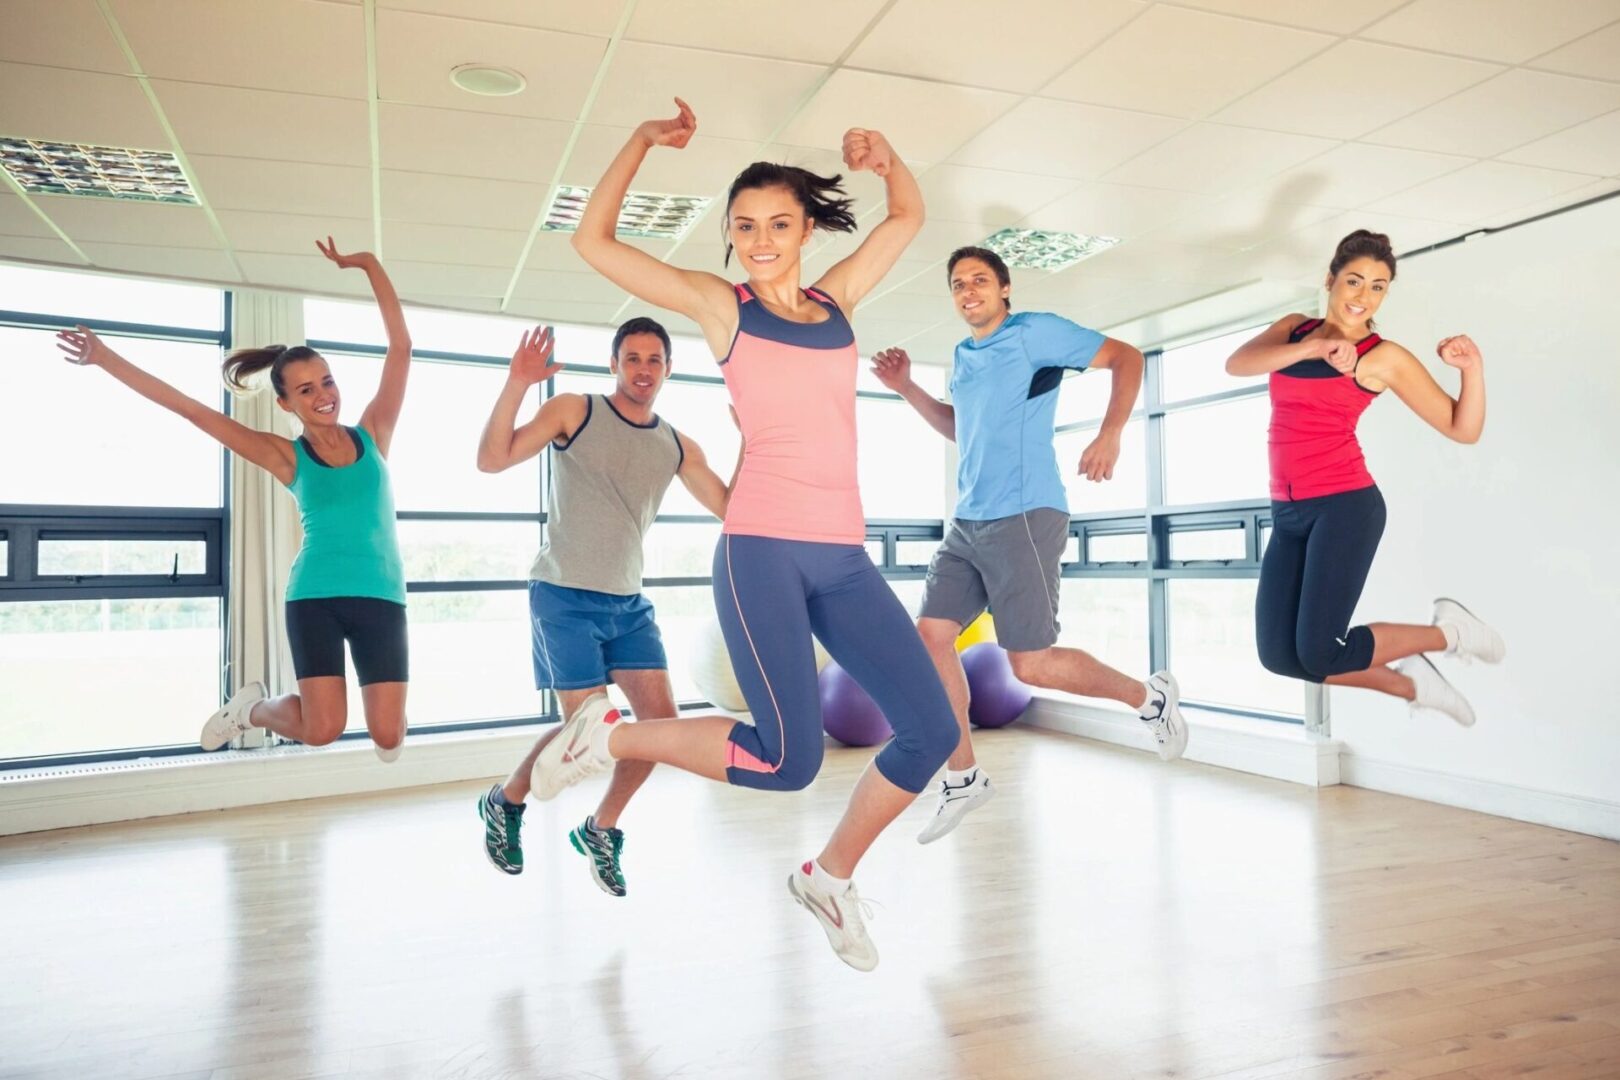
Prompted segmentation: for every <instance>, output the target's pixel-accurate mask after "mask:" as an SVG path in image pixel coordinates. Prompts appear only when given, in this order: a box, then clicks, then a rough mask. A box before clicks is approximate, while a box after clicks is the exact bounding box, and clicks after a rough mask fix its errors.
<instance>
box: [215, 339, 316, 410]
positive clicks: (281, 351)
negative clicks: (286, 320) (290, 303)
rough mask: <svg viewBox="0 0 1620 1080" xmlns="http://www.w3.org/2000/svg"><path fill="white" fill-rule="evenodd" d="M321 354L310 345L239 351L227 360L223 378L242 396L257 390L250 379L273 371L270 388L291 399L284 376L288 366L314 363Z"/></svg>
mask: <svg viewBox="0 0 1620 1080" xmlns="http://www.w3.org/2000/svg"><path fill="white" fill-rule="evenodd" d="M319 355H320V353H318V352H316V351H315V350H314V349H312V348H310V347H309V346H308V345H291V346H288V345H265V346H262V347H260V348H257V349H235V350H233V351H232V352H231V355H229V356H227V357H226V358H225V364H224V366H223V368H222V369H221V374H223V375H224V376H225V385H226V386H228V387H230V389H231V390H232V391H233V392H235V393H238V394H246V393H250V392H252V390H253V389H254V388H253V387H252V386H250V385H248V381H247V380H248V379H250V378H252V377H253V376H255V375H257V374H258V373H259V372H261V371H263V370H265V369H266V368H269V369H270V386H271V388H272V389H274V390H275V392H276V397H278V398H284V397H286V396H287V384H286V382H285V381H284V379H283V376H282V372H283V371H285V370H286V368H287V365H288V364H290V363H292V362H293V361H295V360H311V359H314V358H315V357H317V356H319Z"/></svg>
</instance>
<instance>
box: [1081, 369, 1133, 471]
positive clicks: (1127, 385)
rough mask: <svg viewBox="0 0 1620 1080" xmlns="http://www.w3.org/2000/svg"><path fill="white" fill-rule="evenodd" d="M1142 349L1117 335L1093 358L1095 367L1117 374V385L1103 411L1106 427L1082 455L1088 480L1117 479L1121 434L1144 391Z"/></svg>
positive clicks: (1114, 385)
mask: <svg viewBox="0 0 1620 1080" xmlns="http://www.w3.org/2000/svg"><path fill="white" fill-rule="evenodd" d="M1143 366H1144V361H1143V359H1142V351H1141V350H1140V349H1138V348H1137V347H1136V346H1134V345H1128V344H1126V343H1125V342H1123V341H1120V340H1118V339H1117V338H1107V339H1105V340H1104V341H1103V344H1102V348H1100V349H1098V350H1097V355H1096V356H1094V357H1092V358H1091V367H1092V368H1101V369H1105V370H1107V371H1109V372H1111V373H1112V374H1113V377H1114V384H1113V387H1112V389H1111V390H1110V392H1109V395H1108V409H1107V411H1106V412H1104V413H1103V420H1102V427H1101V429H1100V430H1099V431H1098V432H1097V437H1096V438H1095V439H1093V440H1092V441H1091V445H1089V446H1087V447H1086V448H1085V450H1084V451H1083V452H1082V453H1081V455H1080V472H1081V473H1083V474H1084V475H1085V477H1086V479H1087V480H1092V481H1102V480H1112V479H1113V478H1114V466H1115V465H1116V464H1117V463H1118V462H1119V444H1120V436H1121V434H1122V433H1123V432H1124V430H1125V424H1126V422H1127V421H1129V420H1130V418H1131V410H1132V409H1135V408H1136V395H1137V394H1138V393H1140V392H1141V390H1142V368H1143Z"/></svg>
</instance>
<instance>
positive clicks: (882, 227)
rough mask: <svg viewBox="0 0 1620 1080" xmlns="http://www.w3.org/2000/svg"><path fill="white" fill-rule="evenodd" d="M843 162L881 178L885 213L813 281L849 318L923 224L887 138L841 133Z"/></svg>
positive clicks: (913, 190)
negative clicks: (850, 251)
mask: <svg viewBox="0 0 1620 1080" xmlns="http://www.w3.org/2000/svg"><path fill="white" fill-rule="evenodd" d="M844 164H845V165H848V166H849V167H850V168H851V169H854V170H856V171H859V170H861V169H870V170H871V171H872V172H874V173H876V174H877V175H878V176H880V177H882V179H883V182H884V185H885V187H886V189H887V196H888V204H889V212H888V215H887V216H886V217H884V219H883V220H882V221H881V222H879V223H878V226H877V228H875V229H873V230H872V231H871V232H870V233H867V235H866V239H865V240H864V241H862V242H861V246H860V247H858V248H856V249H855V251H854V253H853V254H851V255H849V256H848V257H846V258H844V259H841V260H840V261H839V262H838V263H837V264H836V265H834V266H833V268H832V269H831V270H828V271H827V272H826V273H825V274H823V275H822V276H821V280H820V281H818V282H816V288H818V289H820V290H821V291H822V292H824V293H826V294H827V295H828V296H830V297H832V298H833V300H834V301H835V302H837V304H838V306H839V307H841V308H843V309H844V314H845V315H849V314H852V313H853V312H854V311H855V305H857V304H859V303H860V302H861V301H862V300H863V299H865V297H866V295H867V294H868V293H870V292H871V291H872V290H873V289H875V288H876V287H877V284H878V282H880V281H882V280H883V277H884V275H886V274H887V273H888V272H889V271H890V270H892V269H893V268H894V264H895V263H896V262H897V261H899V258H900V256H901V255H902V254H903V253H904V252H905V250H906V247H907V246H908V245H909V244H910V243H911V241H912V240H913V239H915V238H916V236H917V232H918V231H919V230H920V229H921V228H922V226H923V216H924V211H923V197H922V189H921V188H919V187H918V186H917V178H916V177H915V176H913V175H912V174H911V170H910V169H908V168H907V167H906V163H905V162H903V161H901V160H900V157H899V155H898V154H896V153H895V152H894V150H893V148H892V147H890V146H889V140H888V139H886V138H884V137H883V136H882V135H881V134H879V133H878V132H876V131H868V130H866V129H865V128H851V129H850V130H849V131H848V132H847V133H846V134H845V135H844Z"/></svg>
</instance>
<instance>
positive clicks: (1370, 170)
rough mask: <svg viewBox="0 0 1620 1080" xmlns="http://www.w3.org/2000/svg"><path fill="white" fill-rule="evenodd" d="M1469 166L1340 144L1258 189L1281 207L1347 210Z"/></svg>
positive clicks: (1460, 160) (1447, 158)
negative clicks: (1297, 205) (1295, 205)
mask: <svg viewBox="0 0 1620 1080" xmlns="http://www.w3.org/2000/svg"><path fill="white" fill-rule="evenodd" d="M1473 160H1474V159H1473V158H1469V157H1458V156H1454V155H1450V154H1429V153H1424V152H1422V151H1419V150H1400V149H1396V148H1395V147H1391V146H1372V145H1369V144H1367V143H1343V144H1341V145H1339V146H1337V147H1334V148H1333V149H1332V150H1329V151H1328V152H1327V153H1325V154H1322V155H1320V156H1319V157H1314V158H1312V159H1311V160H1309V161H1307V162H1305V163H1304V164H1302V165H1296V166H1295V167H1294V168H1292V169H1288V170H1286V171H1284V172H1282V173H1279V174H1278V175H1276V176H1274V177H1272V178H1271V179H1270V180H1267V181H1265V183H1264V184H1263V185H1261V186H1262V187H1263V188H1264V190H1265V191H1266V192H1267V193H1270V194H1273V195H1275V197H1276V198H1277V199H1279V200H1280V201H1283V202H1296V203H1308V204H1311V205H1315V206H1331V207H1339V208H1342V209H1347V210H1348V209H1352V208H1354V207H1357V206H1366V205H1367V204H1368V203H1370V202H1375V201H1376V200H1378V199H1382V198H1384V197H1385V196H1388V195H1393V194H1395V193H1396V192H1397V191H1404V190H1405V189H1407V188H1409V187H1412V186H1414V185H1416V184H1421V183H1423V182H1424V181H1425V180H1432V179H1434V178H1435V177H1436V176H1441V175H1443V174H1445V173H1448V172H1455V171H1456V170H1458V169H1460V168H1462V167H1463V166H1465V165H1470V164H1472V163H1473Z"/></svg>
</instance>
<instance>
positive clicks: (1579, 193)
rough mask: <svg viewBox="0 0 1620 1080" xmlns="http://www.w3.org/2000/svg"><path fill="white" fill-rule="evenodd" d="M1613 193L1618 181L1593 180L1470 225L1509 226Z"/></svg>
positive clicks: (1618, 186) (1616, 188)
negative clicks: (1549, 197) (1584, 184)
mask: <svg viewBox="0 0 1620 1080" xmlns="http://www.w3.org/2000/svg"><path fill="white" fill-rule="evenodd" d="M1615 192H1620V180H1616V179H1608V180H1595V181H1593V182H1592V183H1590V184H1587V185H1586V186H1584V187H1578V188H1574V189H1572V190H1570V191H1566V192H1563V193H1562V194H1559V195H1555V196H1554V197H1553V198H1551V199H1542V200H1541V201H1539V202H1533V203H1526V204H1524V205H1523V206H1515V207H1513V208H1512V209H1511V210H1505V211H1502V212H1500V213H1497V214H1492V215H1489V216H1487V217H1483V218H1480V219H1479V220H1478V221H1476V222H1471V223H1470V224H1471V225H1473V226H1477V227H1479V228H1491V227H1495V226H1502V225H1510V224H1512V223H1514V222H1516V221H1523V220H1524V219H1525V218H1531V217H1535V216H1536V215H1538V214H1549V213H1552V212H1553V211H1555V210H1562V209H1564V208H1565V207H1569V206H1574V205H1575V204H1576V203H1580V202H1585V201H1586V200H1587V199H1596V198H1599V197H1600V196H1604V195H1612V194H1614V193H1615Z"/></svg>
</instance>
